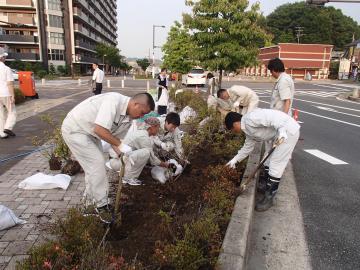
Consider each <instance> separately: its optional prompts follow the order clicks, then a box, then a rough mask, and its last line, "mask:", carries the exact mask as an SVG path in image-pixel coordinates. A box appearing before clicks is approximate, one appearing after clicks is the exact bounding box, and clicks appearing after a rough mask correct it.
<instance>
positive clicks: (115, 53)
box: [95, 43, 124, 68]
mask: <svg viewBox="0 0 360 270" xmlns="http://www.w3.org/2000/svg"><path fill="white" fill-rule="evenodd" d="M95 51H96V55H97V57H99V58H101V59H104V62H105V64H108V65H111V66H113V67H116V68H120V67H121V66H122V65H123V62H124V57H123V56H122V55H121V54H120V50H119V49H118V48H116V47H114V46H110V45H107V44H105V43H99V44H97V45H96V48H95Z"/></svg>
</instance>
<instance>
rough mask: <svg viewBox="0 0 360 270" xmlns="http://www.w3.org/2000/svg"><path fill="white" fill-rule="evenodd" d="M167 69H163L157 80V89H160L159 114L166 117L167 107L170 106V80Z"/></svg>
mask: <svg viewBox="0 0 360 270" xmlns="http://www.w3.org/2000/svg"><path fill="white" fill-rule="evenodd" d="M166 72H167V70H166V68H162V69H161V72H160V74H159V76H158V78H157V80H158V81H157V87H158V102H157V103H158V114H160V115H164V114H166V113H167V106H168V104H169V93H168V86H169V80H168V78H167V74H166Z"/></svg>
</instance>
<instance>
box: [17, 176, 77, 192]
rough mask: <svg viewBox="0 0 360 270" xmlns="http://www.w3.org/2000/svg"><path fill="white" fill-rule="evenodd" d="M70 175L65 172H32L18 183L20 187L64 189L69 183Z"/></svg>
mask: <svg viewBox="0 0 360 270" xmlns="http://www.w3.org/2000/svg"><path fill="white" fill-rule="evenodd" d="M70 180H71V177H70V176H69V175H67V174H57V175H47V174H44V173H37V174H34V175H32V176H30V177H28V178H26V179H25V180H23V181H21V182H20V183H19V185H18V187H19V188H22V189H53V188H62V189H64V190H66V189H67V188H68V186H69V184H70Z"/></svg>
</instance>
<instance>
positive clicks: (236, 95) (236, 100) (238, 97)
mask: <svg viewBox="0 0 360 270" xmlns="http://www.w3.org/2000/svg"><path fill="white" fill-rule="evenodd" d="M217 96H218V98H219V99H222V100H224V101H226V102H228V103H230V104H231V107H232V111H235V112H238V113H240V112H241V114H242V115H244V114H246V113H247V112H251V111H253V110H254V109H255V108H257V107H258V105H259V97H258V95H257V94H256V93H255V92H254V91H253V90H251V89H250V88H249V87H246V86H242V85H233V86H232V87H230V88H229V89H220V90H219V91H218V92H217ZM220 105H221V104H220ZM222 109H225V108H222Z"/></svg>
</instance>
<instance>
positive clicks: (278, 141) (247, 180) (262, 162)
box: [238, 138, 284, 194]
mask: <svg viewBox="0 0 360 270" xmlns="http://www.w3.org/2000/svg"><path fill="white" fill-rule="evenodd" d="M283 142H284V138H280V139H276V140H275V142H274V144H273V146H272V147H271V149H270V151H269V152H268V153H267V155H266V156H264V157H263V159H262V160H261V161H260V163H259V165H257V166H256V168H255V170H254V171H253V172H252V173H251V174H250V175H249V176H248V177H247V178H246V180H245V182H244V183H242V184H241V185H240V188H239V190H238V194H241V193H243V192H244V191H245V190H246V189H247V187H248V186H249V184H250V183H251V182H252V181H253V180H254V179H255V175H256V173H257V171H258V170H259V169H260V168H261V167H262V166H263V165H264V163H265V161H266V160H267V159H268V158H269V157H270V156H271V154H272V153H273V152H274V151H275V149H276V147H278V146H279V145H280V144H282V143H283Z"/></svg>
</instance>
